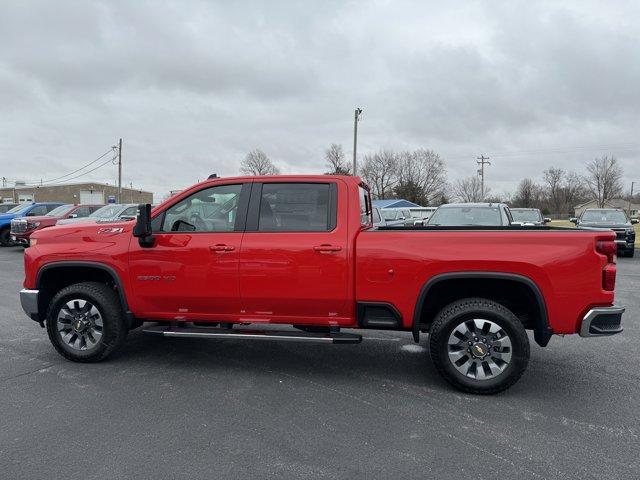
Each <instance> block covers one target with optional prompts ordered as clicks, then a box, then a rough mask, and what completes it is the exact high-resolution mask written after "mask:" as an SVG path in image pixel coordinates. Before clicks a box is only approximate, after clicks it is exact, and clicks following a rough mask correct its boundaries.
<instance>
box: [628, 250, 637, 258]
mask: <svg viewBox="0 0 640 480" xmlns="http://www.w3.org/2000/svg"><path fill="white" fill-rule="evenodd" d="M635 253H636V249H635V248H632V249H630V250H627V257H631V258H633V255H634V254H635Z"/></svg>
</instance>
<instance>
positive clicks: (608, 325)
mask: <svg viewBox="0 0 640 480" xmlns="http://www.w3.org/2000/svg"><path fill="white" fill-rule="evenodd" d="M624 310H625V309H624V307H597V308H592V309H591V310H589V311H588V312H587V313H586V315H585V316H584V318H583V319H582V326H581V327H580V336H581V337H604V336H609V335H615V334H616V333H620V332H622V330H623V329H622V314H623V313H624Z"/></svg>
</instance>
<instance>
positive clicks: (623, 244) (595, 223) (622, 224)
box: [571, 208, 638, 257]
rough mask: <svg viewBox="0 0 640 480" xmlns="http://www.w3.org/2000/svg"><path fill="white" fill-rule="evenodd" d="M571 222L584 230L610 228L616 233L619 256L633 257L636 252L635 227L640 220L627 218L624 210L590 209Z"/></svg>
mask: <svg viewBox="0 0 640 480" xmlns="http://www.w3.org/2000/svg"><path fill="white" fill-rule="evenodd" d="M571 221H572V222H573V223H575V224H576V226H577V227H579V228H580V227H582V228H610V229H611V230H613V231H614V232H616V244H617V245H618V255H620V256H627V257H633V254H634V252H635V242H636V232H635V230H634V228H633V225H634V224H636V223H638V220H636V219H635V218H634V219H631V220H629V218H627V215H626V213H624V210H622V209H619V208H588V209H586V210H585V211H584V212H582V215H581V216H580V217H579V218H572V219H571Z"/></svg>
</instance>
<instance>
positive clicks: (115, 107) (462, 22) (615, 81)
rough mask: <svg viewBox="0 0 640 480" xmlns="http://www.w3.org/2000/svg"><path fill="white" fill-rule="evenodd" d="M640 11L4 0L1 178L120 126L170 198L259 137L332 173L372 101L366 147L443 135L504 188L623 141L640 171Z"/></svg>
mask: <svg viewBox="0 0 640 480" xmlns="http://www.w3.org/2000/svg"><path fill="white" fill-rule="evenodd" d="M614 4H615V5H614ZM639 19H640V2H638V1H637V0H635V1H629V2H623V1H616V2H610V1H603V2H587V1H577V2H569V1H562V2H557V1H551V2H542V1H531V0H528V1H522V2H520V1H513V0H510V1H505V2H497V1H478V2H473V1H464V2H441V1H438V2H426V1H417V2H401V1H372V2H368V1H364V0H359V1H354V2H340V1H326V0H323V1H315V2H311V1H309V2H302V1H290V2H284V1H283V2H277V1H265V2H241V1H237V2H230V1H224V2H204V1H203V2H198V1H194V2H188V1H186V0H176V1H173V2H171V1H167V2H161V1H149V2H142V1H135V2H134V1H126V2H124V1H123V2H116V1H104V2H97V1H96V2H91V1H84V0H78V1H63V0H56V1H42V2H30V1H24V0H16V1H10V0H3V1H2V2H1V3H0V105H1V106H0V111H1V112H2V113H1V115H0V176H5V177H7V178H8V179H12V180H13V179H22V180H27V181H34V180H40V178H44V179H45V180H47V179H52V178H56V177H59V176H61V175H64V174H67V173H69V172H72V171H73V170H75V169H77V168H80V167H81V166H82V165H84V164H86V163H88V162H90V161H91V160H93V159H94V158H96V157H98V156H99V155H100V154H102V153H104V152H105V151H106V150H108V149H109V147H110V146H111V145H114V144H115V143H116V142H117V139H118V138H119V137H122V138H123V139H124V148H123V158H124V176H123V178H124V181H125V182H126V183H127V184H128V183H129V182H133V184H134V186H137V187H142V188H145V189H149V190H151V191H154V192H156V193H159V194H160V195H162V194H164V193H166V192H167V191H168V190H172V189H178V188H183V187H186V186H188V185H190V184H192V183H194V182H195V181H197V180H199V179H200V180H201V179H203V178H205V177H206V176H207V175H208V174H210V173H212V172H217V173H218V174H219V175H223V176H229V175H233V174H236V173H237V172H238V166H239V162H240V160H241V159H242V158H243V157H244V155H245V154H246V152H247V151H249V150H251V149H253V148H261V149H262V150H264V151H265V152H266V153H267V154H268V155H269V156H270V157H271V159H272V160H273V161H274V162H275V163H276V164H277V165H278V166H279V167H280V168H281V170H282V171H283V172H285V173H322V172H323V171H324V169H325V166H324V160H323V152H324V149H325V148H326V147H327V146H328V145H329V144H330V143H332V142H335V143H341V144H343V146H344V148H345V152H346V153H347V155H348V156H350V155H351V151H352V138H353V137H352V135H353V110H354V108H355V107H356V106H360V107H362V108H363V109H364V114H363V119H362V122H361V123H360V127H359V152H361V153H362V154H364V153H366V152H370V151H374V150H377V149H379V148H390V149H396V150H400V149H413V148H418V147H424V148H431V149H434V150H436V151H437V152H439V153H440V154H441V155H442V156H443V157H444V158H445V159H446V161H447V165H448V171H449V179H450V180H452V181H453V180H455V179H458V178H462V177H465V176H468V175H470V174H474V173H475V170H476V165H475V156H476V155H479V154H481V153H484V154H485V155H488V156H490V157H491V161H492V163H493V165H492V166H491V167H489V168H488V170H487V182H488V184H489V185H490V186H491V187H492V188H493V190H494V191H498V192H499V191H504V190H509V189H512V188H514V187H515V185H516V184H517V182H518V181H519V180H520V179H522V178H523V177H526V176H532V177H538V178H539V177H540V174H541V172H542V170H544V169H545V168H547V167H549V166H552V165H553V166H562V167H565V168H567V169H575V170H580V169H581V168H582V165H583V164H584V162H586V161H588V160H590V159H592V158H594V157H596V156H600V155H604V154H613V155H615V156H616V157H618V158H619V159H620V161H621V163H622V165H623V168H624V173H625V182H626V183H625V185H626V184H628V183H629V182H630V181H631V180H637V181H640V138H639V135H640V128H639V127H640V124H639V113H640V93H639V92H640V20H639ZM94 165H97V163H96V164H94ZM67 178H69V177H67ZM85 178H87V179H91V180H94V181H109V182H114V181H115V179H116V167H115V166H110V165H109V166H105V167H104V168H101V169H99V170H97V171H96V172H94V173H92V174H90V175H87V176H85V177H82V178H81V179H85ZM81 179H77V180H75V181H79V180H81ZM156 198H157V199H158V198H159V197H156Z"/></svg>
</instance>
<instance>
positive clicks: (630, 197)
mask: <svg viewBox="0 0 640 480" xmlns="http://www.w3.org/2000/svg"><path fill="white" fill-rule="evenodd" d="M634 183H636V182H631V195H629V207H628V208H627V213H628V214H629V218H631V200H633V184H634Z"/></svg>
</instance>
